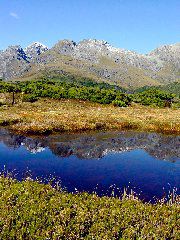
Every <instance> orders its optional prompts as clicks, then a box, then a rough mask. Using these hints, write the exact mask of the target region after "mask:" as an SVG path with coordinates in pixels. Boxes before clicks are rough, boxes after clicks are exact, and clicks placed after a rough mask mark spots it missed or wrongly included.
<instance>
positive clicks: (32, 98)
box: [22, 94, 39, 103]
mask: <svg viewBox="0 0 180 240" xmlns="http://www.w3.org/2000/svg"><path fill="white" fill-rule="evenodd" d="M38 99H39V98H38V97H37V96H36V95H33V94H28V95H24V96H23V99H22V100H23V102H31V103H33V102H36V101H37V100H38Z"/></svg>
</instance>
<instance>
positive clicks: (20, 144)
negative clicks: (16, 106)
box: [0, 128, 180, 202]
mask: <svg viewBox="0 0 180 240" xmlns="http://www.w3.org/2000/svg"><path fill="white" fill-rule="evenodd" d="M4 169H5V171H9V172H12V171H13V174H14V175H15V177H16V178H18V179H19V180H21V179H22V178H24V177H26V176H27V175H28V174H30V175H31V178H33V179H35V178H36V177H41V178H42V179H43V180H44V181H46V179H48V178H49V176H50V175H51V176H54V177H55V178H57V179H60V180H61V185H62V187H64V188H65V189H66V190H67V191H69V192H75V191H88V192H93V191H96V192H97V193H98V194H99V195H111V194H113V193H114V194H115V195H119V194H121V193H122V192H123V189H124V188H127V189H128V191H130V189H133V191H135V192H136V193H137V194H140V195H139V197H140V198H141V199H143V200H145V201H152V202H153V201H154V199H155V198H162V197H164V196H167V195H168V194H169V191H171V192H172V190H173V189H174V188H175V189H177V193H178V194H179V193H180V192H179V188H178V187H179V184H180V136H174V135H161V134H157V133H142V132H132V131H128V132H127V131H122V132H118V131H114V132H87V133H79V134H59V135H50V136H33V137H29V136H28V137H27V136H22V135H16V134H14V133H12V132H9V131H8V130H7V129H6V128H1V129H0V171H3V170H4ZM113 189H114V190H113Z"/></svg>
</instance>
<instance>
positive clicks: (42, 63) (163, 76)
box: [0, 39, 180, 87]
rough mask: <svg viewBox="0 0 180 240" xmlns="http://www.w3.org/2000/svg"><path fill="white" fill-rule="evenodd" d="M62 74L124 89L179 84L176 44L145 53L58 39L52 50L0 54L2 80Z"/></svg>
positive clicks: (179, 49) (18, 48) (34, 46)
mask: <svg viewBox="0 0 180 240" xmlns="http://www.w3.org/2000/svg"><path fill="white" fill-rule="evenodd" d="M62 72H66V73H70V74H75V75H81V76H84V77H86V76H87V77H90V78H92V79H94V80H98V81H105V82H109V83H113V84H117V85H121V86H124V87H132V86H137V87H140V86H144V85H159V84H168V83H171V82H175V81H179V79H180V78H179V73H180V43H176V44H170V45H163V46H161V47H159V48H156V49H154V50H152V51H151V52H150V53H148V54H139V53H137V52H135V51H130V50H125V49H122V48H115V47H113V46H112V45H110V44H109V43H108V42H107V41H104V40H97V39H84V40H82V41H80V42H78V43H76V42H74V41H73V40H68V39H64V40H60V41H58V42H57V43H56V44H55V45H54V46H53V47H52V48H48V47H47V46H45V45H43V44H41V43H38V42H34V43H32V44H31V45H29V46H28V47H26V48H24V49H23V48H21V46H20V45H16V46H10V47H8V48H7V49H5V50H4V51H0V77H1V78H3V79H4V80H9V79H21V78H28V77H30V78H31V77H32V78H33V77H34V78H36V77H40V76H43V75H45V74H46V75H49V76H51V75H52V76H53V75H58V74H61V73H62Z"/></svg>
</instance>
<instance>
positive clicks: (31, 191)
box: [0, 175, 180, 240]
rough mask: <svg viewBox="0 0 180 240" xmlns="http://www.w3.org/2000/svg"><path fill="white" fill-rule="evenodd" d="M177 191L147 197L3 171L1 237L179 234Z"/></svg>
mask: <svg viewBox="0 0 180 240" xmlns="http://www.w3.org/2000/svg"><path fill="white" fill-rule="evenodd" d="M179 211H180V207H179V205H178V196H176V197H175V196H172V197H171V199H170V200H169V201H168V202H163V201H161V202H158V203H156V204H154V205H153V204H150V203H143V202H141V201H140V200H138V199H137V198H135V197H134V195H133V194H131V195H126V194H125V193H124V196H123V197H122V199H118V198H114V197H98V196H97V195H96V194H88V193H81V194H80V193H76V194H72V193H66V192H64V191H62V190H61V189H60V188H59V186H57V187H56V189H55V188H53V187H51V186H50V185H44V184H42V183H41V184H40V183H38V182H37V181H32V180H31V179H29V180H28V179H26V180H24V181H22V182H18V181H16V180H13V179H11V178H6V177H4V176H3V175H1V177H0V239H9V240H11V239H69V240H70V239H74V240H75V239H107V240H108V239H112V240H113V239H143V240H144V239H149V240H150V239H179V232H178V227H179V224H180V222H179Z"/></svg>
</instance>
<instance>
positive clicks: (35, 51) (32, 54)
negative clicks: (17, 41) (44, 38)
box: [24, 42, 48, 59]
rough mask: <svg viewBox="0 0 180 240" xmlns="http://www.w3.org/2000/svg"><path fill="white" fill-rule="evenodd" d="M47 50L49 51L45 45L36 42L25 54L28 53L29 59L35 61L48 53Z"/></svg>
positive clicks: (25, 50)
mask: <svg viewBox="0 0 180 240" xmlns="http://www.w3.org/2000/svg"><path fill="white" fill-rule="evenodd" d="M47 50H48V47H47V46H45V45H44V44H42V43H39V42H34V43H32V44H31V45H29V46H28V47H26V48H25V49H24V52H25V53H26V55H27V57H28V58H29V59H33V58H36V57H37V56H39V55H40V54H42V53H44V52H46V51H47Z"/></svg>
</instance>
